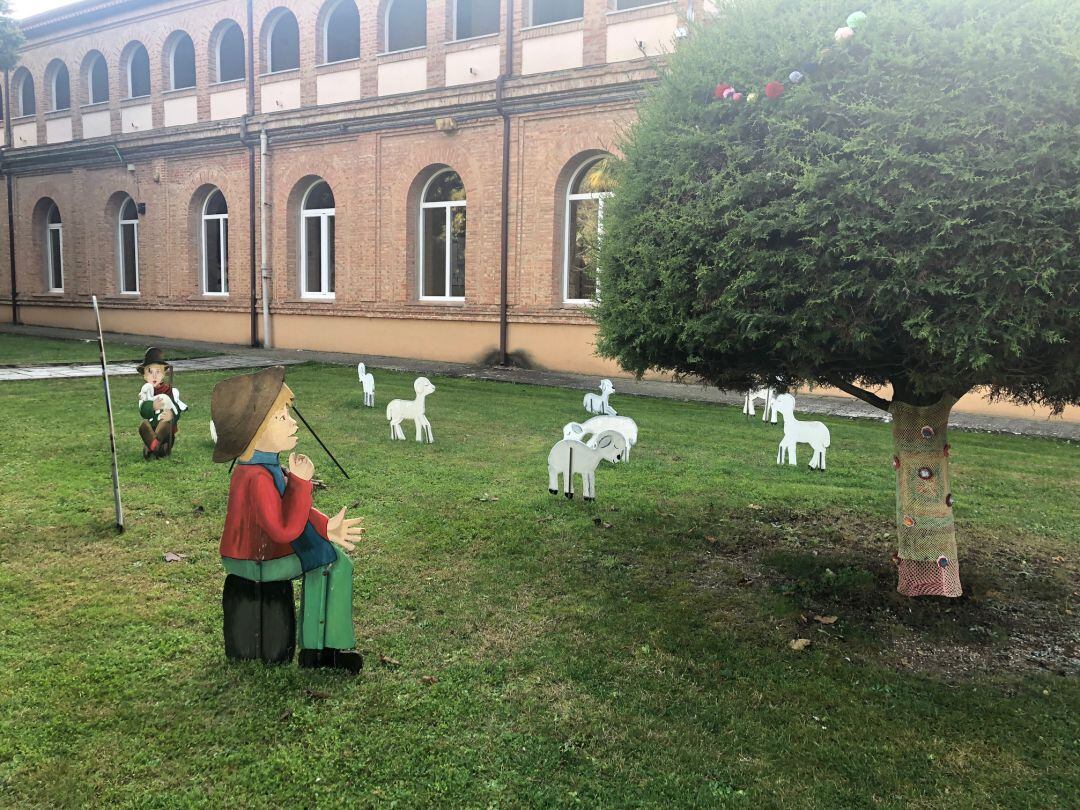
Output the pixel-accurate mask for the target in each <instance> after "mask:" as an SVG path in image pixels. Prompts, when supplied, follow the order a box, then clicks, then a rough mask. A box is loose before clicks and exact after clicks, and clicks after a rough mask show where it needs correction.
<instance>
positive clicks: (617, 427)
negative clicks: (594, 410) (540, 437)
mask: <svg viewBox="0 0 1080 810" xmlns="http://www.w3.org/2000/svg"><path fill="white" fill-rule="evenodd" d="M605 430H614V431H615V432H617V433H619V434H620V435H621V436H622V437H623V439H624V440H625V442H626V451H625V452H624V453H623V454H622V461H629V460H630V448H631V447H633V446H634V445H635V444H637V423H636V422H635V421H634V420H633V419H631V418H630V417H629V416H594V417H593V418H592V419H590V420H588V421H587V422H584V423H581V422H569V423H568V424H566V425H564V426H563V438H564V439H577V440H578V441H585V437H586V436H592V438H591V439H589V440H588V441H587V442H585V443H586V444H587V445H588V446H589V447H592V448H595V447H596V437H597V436H599V435H600V434H601V433H603V432H604V431H605Z"/></svg>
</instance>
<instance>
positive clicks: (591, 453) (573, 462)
mask: <svg viewBox="0 0 1080 810" xmlns="http://www.w3.org/2000/svg"><path fill="white" fill-rule="evenodd" d="M625 450H626V440H625V439H623V437H622V436H621V435H620V434H619V433H616V432H615V431H614V430H606V431H604V432H603V433H601V434H600V435H599V436H597V437H596V447H595V448H593V447H589V446H588V445H587V444H584V443H583V442H579V441H578V440H577V439H563V440H562V441H560V442H556V443H555V446H554V447H552V448H551V452H550V453H548V492H550V493H551V494H552V495H555V494H557V493H558V491H559V476H560V475H561V476H562V477H563V494H564V495H565V496H566V497H567V498H573V497H574V476H575V475H580V476H581V493H582V496H583V497H584V498H585V500H587V501H595V500H596V468H597V467H598V466H600V462H601V461H602V460H603V459H607V460H608V461H611V462H615V461H618V460H619V456H620V455H621V454H622V453H623V451H625Z"/></svg>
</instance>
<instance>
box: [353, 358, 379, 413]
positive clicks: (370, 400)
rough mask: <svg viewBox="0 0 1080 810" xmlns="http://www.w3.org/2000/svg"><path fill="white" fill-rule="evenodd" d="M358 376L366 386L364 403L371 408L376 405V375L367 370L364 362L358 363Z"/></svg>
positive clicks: (361, 383) (364, 386)
mask: <svg viewBox="0 0 1080 810" xmlns="http://www.w3.org/2000/svg"><path fill="white" fill-rule="evenodd" d="M356 376H357V377H359V378H360V385H362V386H363V388H364V404H365V405H367V407H369V408H374V407H375V377H374V376H372V374H371V372H370V371H368V370H367V367H366V366H365V365H364V364H363V363H357V364H356Z"/></svg>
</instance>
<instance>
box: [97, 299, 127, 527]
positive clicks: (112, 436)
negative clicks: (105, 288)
mask: <svg viewBox="0 0 1080 810" xmlns="http://www.w3.org/2000/svg"><path fill="white" fill-rule="evenodd" d="M93 301H94V318H95V319H97V334H98V352H99V354H100V355H101V379H102V382H103V383H104V384H105V412H106V413H107V414H108V415H109V447H110V448H111V449H112V487H113V500H114V501H115V503H116V530H117V531H118V532H122V531H124V507H123V505H122V504H121V503H120V469H119V468H118V467H117V465H116V428H115V427H114V426H113V413H112V394H111V393H110V392H109V366H108V363H106V362H105V336H104V335H102V333H101V312H100V311H99V310H98V303H97V296H96V295H95V296H93Z"/></svg>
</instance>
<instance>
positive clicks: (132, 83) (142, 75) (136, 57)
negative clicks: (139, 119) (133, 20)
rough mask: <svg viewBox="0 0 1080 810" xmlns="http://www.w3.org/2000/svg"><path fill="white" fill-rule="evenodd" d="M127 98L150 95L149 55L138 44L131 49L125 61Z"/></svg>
mask: <svg viewBox="0 0 1080 810" xmlns="http://www.w3.org/2000/svg"><path fill="white" fill-rule="evenodd" d="M127 78H128V98H142V97H143V96H148V95H150V55H149V54H148V53H147V52H146V48H144V47H143V46H142V45H140V44H136V45H135V47H134V48H132V49H131V53H130V54H129V55H128V59H127Z"/></svg>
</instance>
